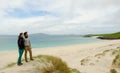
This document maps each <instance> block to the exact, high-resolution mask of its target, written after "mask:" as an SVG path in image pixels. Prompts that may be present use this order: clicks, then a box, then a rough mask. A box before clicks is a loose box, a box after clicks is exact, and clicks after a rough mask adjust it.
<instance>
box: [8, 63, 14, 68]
mask: <svg viewBox="0 0 120 73" xmlns="http://www.w3.org/2000/svg"><path fill="white" fill-rule="evenodd" d="M15 64H16V63H10V64H8V65H7V66H6V68H9V67H13V66H14V65H15Z"/></svg>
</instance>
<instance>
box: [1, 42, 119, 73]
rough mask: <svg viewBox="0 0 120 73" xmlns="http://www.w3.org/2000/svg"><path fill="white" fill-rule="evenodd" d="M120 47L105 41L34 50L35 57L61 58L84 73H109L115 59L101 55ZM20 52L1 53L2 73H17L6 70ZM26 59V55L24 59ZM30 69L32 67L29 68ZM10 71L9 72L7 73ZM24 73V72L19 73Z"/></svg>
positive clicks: (108, 55) (109, 55)
mask: <svg viewBox="0 0 120 73" xmlns="http://www.w3.org/2000/svg"><path fill="white" fill-rule="evenodd" d="M119 46H120V40H104V41H101V42H94V43H88V44H76V45H69V46H61V47H50V48H40V49H39V48H33V49H32V50H33V56H37V55H52V56H56V57H60V58H61V59H62V60H63V61H65V62H66V63H67V64H68V66H69V67H71V68H76V69H78V70H79V71H80V72H82V73H109V70H110V69H111V64H112V61H113V59H114V56H112V55H111V54H110V53H107V52H106V54H105V55H100V54H101V53H103V52H104V51H106V50H111V49H115V48H117V47H119ZM17 58H18V51H17V50H16V51H2V52H0V73H16V72H17V71H16V72H8V71H10V69H4V68H5V67H6V66H7V65H8V64H10V63H12V62H15V63H16V62H17ZM22 59H24V55H23V58H22ZM30 64H31V63H30V62H29V63H28V64H26V63H25V62H23V66H22V67H18V66H17V65H15V67H13V68H11V70H12V71H13V70H16V69H14V68H17V69H18V70H20V69H22V68H24V69H26V68H27V67H25V66H27V65H28V66H29V65H30ZM29 67H30V66H29ZM7 70H8V71H7ZM18 73H22V72H20V71H19V72H18Z"/></svg>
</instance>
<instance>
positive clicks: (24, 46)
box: [17, 32, 33, 66]
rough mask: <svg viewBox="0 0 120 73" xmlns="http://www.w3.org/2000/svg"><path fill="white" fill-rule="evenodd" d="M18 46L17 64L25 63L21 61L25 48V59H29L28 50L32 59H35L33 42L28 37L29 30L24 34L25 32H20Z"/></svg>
mask: <svg viewBox="0 0 120 73" xmlns="http://www.w3.org/2000/svg"><path fill="white" fill-rule="evenodd" d="M18 48H19V57H18V62H17V65H19V66H20V65H22V64H23V63H21V58H22V55H23V52H24V50H25V61H26V62H28V60H27V51H29V54H30V60H33V57H32V48H31V44H30V40H29V38H28V33H27V32H25V33H24V34H23V33H20V34H19V37H18Z"/></svg>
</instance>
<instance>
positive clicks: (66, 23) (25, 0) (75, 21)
mask: <svg viewBox="0 0 120 73" xmlns="http://www.w3.org/2000/svg"><path fill="white" fill-rule="evenodd" d="M119 3H120V1H119V0H99V1H98V0H51V1H50V0H32V1H29V0H0V25H1V27H0V34H16V33H19V32H22V31H29V32H30V33H39V32H41V33H49V34H87V33H108V32H116V31H120V29H119V28H118V27H119V26H120V25H119V24H120V21H119V19H120V15H119V13H120V4H119ZM101 29H102V30H101ZM63 31H64V32H63Z"/></svg>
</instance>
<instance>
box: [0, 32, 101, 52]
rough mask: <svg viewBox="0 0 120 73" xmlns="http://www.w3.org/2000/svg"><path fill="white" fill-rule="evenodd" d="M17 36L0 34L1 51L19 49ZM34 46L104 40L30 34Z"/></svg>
mask: <svg viewBox="0 0 120 73" xmlns="http://www.w3.org/2000/svg"><path fill="white" fill-rule="evenodd" d="M17 39H18V37H17V36H0V51H10V50H18V46H17ZM29 39H30V40H31V45H32V48H46V47H56V46H66V45H73V44H85V43H91V42H98V41H102V40H99V39H96V38H85V37H82V36H73V35H69V36H64V35H63V36H60V35H57V36H54V35H40V34H37V35H30V36H29Z"/></svg>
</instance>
